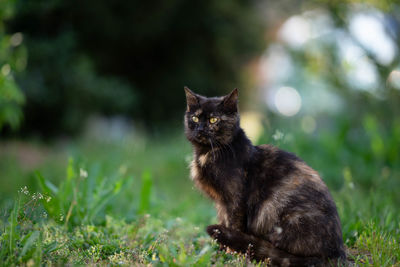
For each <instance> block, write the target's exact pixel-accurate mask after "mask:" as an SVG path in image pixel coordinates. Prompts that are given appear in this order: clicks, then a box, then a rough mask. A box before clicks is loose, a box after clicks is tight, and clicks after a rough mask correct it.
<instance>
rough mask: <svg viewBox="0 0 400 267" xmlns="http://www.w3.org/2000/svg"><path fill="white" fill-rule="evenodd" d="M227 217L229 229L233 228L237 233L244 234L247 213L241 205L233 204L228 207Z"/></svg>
mask: <svg viewBox="0 0 400 267" xmlns="http://www.w3.org/2000/svg"><path fill="white" fill-rule="evenodd" d="M227 211H228V212H227V217H228V225H227V227H229V228H232V229H234V230H237V231H242V232H244V231H245V229H246V227H245V214H246V213H245V211H244V210H243V208H242V207H241V205H240V204H239V203H231V204H230V205H228V206H227Z"/></svg>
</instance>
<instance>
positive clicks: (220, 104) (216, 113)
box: [185, 87, 239, 146]
mask: <svg viewBox="0 0 400 267" xmlns="http://www.w3.org/2000/svg"><path fill="white" fill-rule="evenodd" d="M185 93H186V103H187V108H186V113H185V133H186V137H187V139H188V140H189V141H190V142H192V143H194V144H198V145H204V146H211V145H217V146H220V145H224V144H228V143H230V142H231V141H232V139H233V137H234V135H235V133H236V132H237V130H238V129H239V112H238V107H237V103H238V90H237V89H235V90H233V91H232V92H231V93H230V94H229V95H226V96H221V97H205V96H201V95H198V94H195V93H194V92H192V91H191V90H189V88H187V87H185Z"/></svg>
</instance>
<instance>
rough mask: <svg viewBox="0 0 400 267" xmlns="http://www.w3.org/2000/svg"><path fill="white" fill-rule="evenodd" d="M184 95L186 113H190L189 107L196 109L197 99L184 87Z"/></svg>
mask: <svg viewBox="0 0 400 267" xmlns="http://www.w3.org/2000/svg"><path fill="white" fill-rule="evenodd" d="M184 89H185V94H186V104H187V105H186V111H190V108H191V107H196V106H198V105H199V99H198V98H197V95H196V94H195V93H193V92H192V91H191V90H190V89H189V88H187V87H186V86H185V87H184Z"/></svg>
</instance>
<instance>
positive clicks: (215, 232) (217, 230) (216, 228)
mask: <svg viewBox="0 0 400 267" xmlns="http://www.w3.org/2000/svg"><path fill="white" fill-rule="evenodd" d="M224 230H225V227H224V226H222V225H220V224H213V225H209V226H207V233H208V234H209V235H210V236H211V237H212V238H213V239H215V240H217V241H218V240H219V237H221V235H222V234H223V233H224Z"/></svg>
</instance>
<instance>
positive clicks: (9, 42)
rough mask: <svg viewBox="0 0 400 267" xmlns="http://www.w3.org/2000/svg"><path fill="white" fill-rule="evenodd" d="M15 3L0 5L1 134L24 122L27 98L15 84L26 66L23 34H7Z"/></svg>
mask: <svg viewBox="0 0 400 267" xmlns="http://www.w3.org/2000/svg"><path fill="white" fill-rule="evenodd" d="M14 2H15V1H10V0H6V1H1V3H0V132H1V130H2V129H3V128H4V127H5V126H10V127H11V128H12V129H13V130H16V129H17V128H18V127H19V125H20V123H21V120H22V117H23V114H22V110H21V106H22V105H23V104H24V103H25V97H24V95H23V94H22V92H21V90H20V88H19V86H18V85H17V83H16V82H15V78H14V76H15V74H16V73H17V72H19V71H22V70H23V69H24V68H25V66H26V57H27V55H26V50H25V48H24V47H23V46H21V43H22V40H23V35H22V34H21V33H14V34H12V35H11V34H7V33H6V30H5V25H4V24H5V21H6V20H7V19H10V18H11V17H12V16H13V14H14Z"/></svg>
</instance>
